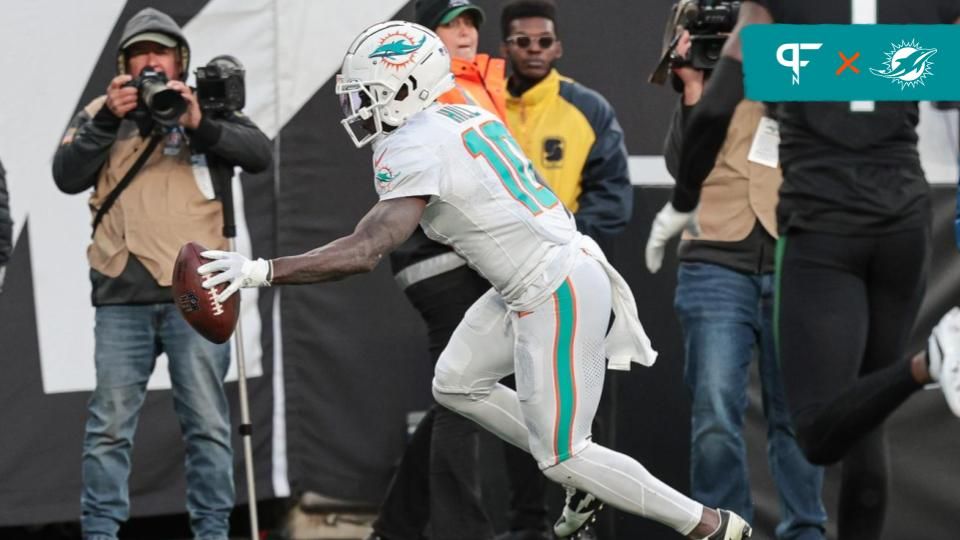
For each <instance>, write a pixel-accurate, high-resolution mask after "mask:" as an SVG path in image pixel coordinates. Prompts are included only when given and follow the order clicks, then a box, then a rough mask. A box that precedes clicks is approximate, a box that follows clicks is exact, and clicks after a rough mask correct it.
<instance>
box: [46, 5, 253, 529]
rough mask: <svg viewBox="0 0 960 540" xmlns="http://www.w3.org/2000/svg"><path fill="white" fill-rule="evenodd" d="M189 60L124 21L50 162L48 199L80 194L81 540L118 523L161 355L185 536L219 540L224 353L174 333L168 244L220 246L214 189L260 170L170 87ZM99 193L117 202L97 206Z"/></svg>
mask: <svg viewBox="0 0 960 540" xmlns="http://www.w3.org/2000/svg"><path fill="white" fill-rule="evenodd" d="M189 54H190V49H189V46H188V44H187V42H186V40H185V38H184V35H183V33H182V31H181V29H180V28H179V27H178V26H177V24H176V23H175V22H174V21H173V19H172V18H170V17H169V16H168V15H166V14H164V13H161V12H159V11H157V10H154V9H150V8H148V9H144V10H142V11H140V12H139V13H137V14H136V15H134V16H133V17H132V18H131V19H130V20H129V21H128V22H127V24H126V27H125V29H124V31H123V34H122V37H121V39H120V42H119V47H118V55H117V67H118V70H119V71H120V74H119V75H117V76H116V77H114V78H113V80H112V81H111V82H110V85H109V87H108V88H107V93H106V95H105V96H100V97H98V98H97V99H95V100H93V101H92V102H91V103H90V104H89V105H87V106H86V107H85V108H84V109H83V110H81V111H80V112H79V113H78V114H77V115H76V116H75V117H74V119H73V121H72V122H71V123H70V125H69V127H68V128H67V131H66V133H65V134H64V136H63V139H62V142H61V145H60V147H59V148H58V149H57V152H56V155H55V156H54V160H53V176H54V179H55V180H56V183H57V187H59V188H60V190H61V191H63V192H65V193H80V192H83V191H85V190H87V189H89V188H91V187H92V188H94V189H93V193H92V195H91V197H90V209H91V212H92V215H93V221H94V222H93V229H94V230H93V241H92V243H91V245H90V246H89V248H88V250H87V256H88V259H89V262H90V279H91V282H92V289H93V293H92V302H93V305H94V306H95V307H96V327H95V337H96V352H95V363H96V370H97V386H96V389H95V390H94V393H93V396H92V397H91V398H90V401H89V405H88V409H89V410H88V412H89V416H88V420H87V424H86V431H85V435H84V449H83V493H82V497H81V508H82V518H81V525H82V528H83V537H84V538H85V539H97V540H100V539H112V538H116V535H117V530H118V528H119V527H120V524H121V523H122V522H123V521H125V520H126V519H127V517H128V515H129V494H128V488H127V477H128V476H129V472H130V453H131V448H132V445H133V440H132V439H133V433H134V430H135V428H136V425H137V417H138V414H139V411H140V407H141V405H142V404H143V401H144V398H145V396H146V387H147V380H148V379H149V377H150V373H151V372H152V371H153V367H154V363H155V360H156V357H157V356H158V355H159V354H160V353H163V352H165V353H166V354H167V356H168V358H169V366H170V368H169V369H170V380H171V383H172V385H173V398H174V407H175V411H176V413H177V416H178V418H179V421H180V426H181V430H182V432H183V439H184V441H185V442H186V476H187V510H188V511H189V513H190V524H191V527H192V529H193V533H194V536H195V537H196V538H203V539H217V540H225V539H226V538H227V531H228V519H229V516H230V512H231V509H232V508H233V504H234V488H233V453H232V449H231V442H230V412H229V410H228V405H227V398H226V395H225V393H224V386H223V379H224V377H225V376H226V373H227V368H228V366H229V363H230V350H229V346H228V345H226V344H224V345H215V344H213V343H211V342H209V341H207V340H206V339H204V338H203V337H201V336H200V335H199V334H198V333H196V332H195V331H194V330H193V329H192V328H191V327H190V326H188V325H187V323H186V322H185V321H184V319H183V317H181V315H180V314H179V313H178V312H177V309H176V306H175V305H174V303H173V301H172V294H171V290H170V283H171V278H172V274H173V264H174V261H175V259H176V256H177V252H178V250H179V248H180V246H181V245H182V244H184V243H186V242H188V241H191V240H192V241H197V242H199V243H201V244H203V245H204V246H207V247H209V248H217V249H223V248H226V247H227V240H226V239H225V238H224V237H223V236H222V233H221V228H222V227H223V212H222V208H223V207H222V204H221V202H220V201H218V200H216V196H217V193H219V191H220V189H219V186H223V185H225V184H226V183H227V182H230V181H231V179H232V176H233V170H234V167H235V166H240V167H243V168H244V169H245V170H247V171H250V172H259V171H263V170H265V169H266V168H267V167H268V166H269V164H270V159H271V147H270V142H269V140H268V139H267V138H266V136H265V135H264V134H263V133H262V132H261V131H260V130H259V129H258V128H257V127H256V126H255V125H254V124H253V123H252V122H251V121H250V120H249V119H247V118H246V117H244V116H243V115H242V114H240V113H239V112H238V111H233V112H230V113H229V114H221V115H213V114H208V113H207V112H205V111H204V110H202V109H201V108H200V106H199V104H198V100H197V96H196V95H195V94H194V92H193V91H192V90H191V89H190V88H189V87H188V86H187V85H186V84H185V82H184V81H185V79H186V76H187V73H188V71H187V69H188V66H189ZM135 77H136V78H135ZM165 79H169V81H167V82H164V80H165ZM131 82H132V83H133V84H131ZM158 82H159V83H161V84H158ZM168 89H169V90H173V91H175V92H176V95H170V93H169V92H165V91H166V90H168ZM214 116H216V117H214ZM141 157H142V158H143V159H142V160H141V159H140V158H141ZM131 172H132V173H134V174H132V175H131V174H130V173H131ZM125 177H128V178H129V181H128V182H123V181H122V179H124V178H125ZM118 185H119V186H120V187H119V190H120V191H119V192H118V191H117V190H118ZM112 194H119V196H118V197H116V199H115V201H114V204H112V206H111V204H110V201H111V200H113V197H112V196H111V195H112ZM104 210H105V211H104Z"/></svg>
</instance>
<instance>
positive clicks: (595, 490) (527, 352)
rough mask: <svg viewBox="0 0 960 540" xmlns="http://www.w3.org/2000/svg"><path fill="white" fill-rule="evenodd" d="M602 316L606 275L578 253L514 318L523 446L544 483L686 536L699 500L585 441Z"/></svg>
mask: <svg viewBox="0 0 960 540" xmlns="http://www.w3.org/2000/svg"><path fill="white" fill-rule="evenodd" d="M609 314H610V284H609V281H608V279H607V276H606V274H605V273H604V271H603V270H602V268H601V267H600V266H599V264H598V263H597V262H596V261H594V260H592V259H588V258H584V259H583V261H582V262H581V263H580V264H579V265H578V266H577V267H576V268H575V269H574V271H573V272H572V273H571V276H570V277H569V278H568V279H567V280H566V281H565V282H564V283H563V284H562V285H561V286H560V287H559V288H558V289H557V291H556V292H555V293H554V295H553V298H551V299H550V300H548V301H547V302H545V303H543V304H541V305H540V306H537V307H536V308H534V310H532V311H531V312H529V313H528V314H524V315H522V316H515V319H514V321H515V323H516V332H517V351H516V366H517V389H518V390H517V395H518V398H519V400H520V404H521V408H522V409H523V415H524V420H525V422H526V424H527V426H528V428H529V431H530V448H531V450H532V453H533V456H534V458H535V459H536V460H537V462H538V463H539V464H540V467H541V468H542V469H543V471H544V474H546V475H547V477H548V478H550V479H551V480H553V481H555V482H558V483H561V484H563V485H566V486H571V487H575V488H577V489H579V490H581V491H585V492H588V493H592V494H593V495H595V496H596V497H598V498H599V499H601V500H603V501H605V502H607V503H609V504H611V505H613V506H615V507H617V508H619V509H621V510H624V511H627V512H631V513H634V514H637V515H641V516H645V517H648V518H650V519H654V520H656V521H659V522H661V523H663V524H665V525H667V526H669V527H672V528H673V529H675V530H677V531H679V532H680V533H682V534H684V535H686V534H690V533H691V532H692V531H693V530H694V528H696V527H697V526H698V525H699V524H700V521H701V518H702V514H703V512H704V507H703V506H702V505H701V504H699V503H697V502H695V501H693V500H691V499H689V498H687V497H685V496H684V495H682V494H681V493H679V492H677V491H676V490H674V489H673V488H671V487H670V486H668V485H666V484H664V483H663V482H661V481H660V480H658V479H657V478H656V477H654V476H653V475H652V474H650V473H649V472H648V471H647V470H646V469H645V468H644V467H643V466H642V465H640V464H639V463H637V462H636V461H635V460H633V459H631V458H630V457H628V456H625V455H623V454H619V453H617V452H614V451H612V450H609V449H607V448H604V447H602V446H599V445H597V444H593V443H591V441H590V427H591V423H592V420H593V415H594V413H595V412H596V409H597V403H598V402H599V399H600V392H601V390H602V388H603V379H604V374H605V369H606V364H605V361H604V349H603V339H604V336H605V334H606V330H607V323H608V320H609ZM704 536H706V535H704Z"/></svg>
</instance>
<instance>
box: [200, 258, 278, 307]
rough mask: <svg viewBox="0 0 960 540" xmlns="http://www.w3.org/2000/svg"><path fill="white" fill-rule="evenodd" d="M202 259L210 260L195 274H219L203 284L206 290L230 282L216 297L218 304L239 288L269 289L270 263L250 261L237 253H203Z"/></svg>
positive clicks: (271, 266) (271, 274) (271, 265)
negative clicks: (210, 260)
mask: <svg viewBox="0 0 960 540" xmlns="http://www.w3.org/2000/svg"><path fill="white" fill-rule="evenodd" d="M200 255H201V256H202V257H204V258H207V259H212V260H213V262H208V263H207V264H204V265H203V266H201V267H200V268H197V273H198V274H200V275H201V276H203V275H206V274H211V273H214V272H219V273H217V274H216V275H214V276H211V277H210V278H209V279H207V280H206V281H204V282H203V286H204V288H206V289H212V288H214V287H216V286H217V285H219V284H221V283H226V282H228V281H229V282H230V285H228V286H227V288H226V289H224V290H223V292H222V293H220V295H219V296H217V301H218V302H220V303H223V302H226V301H227V298H230V295H232V294H233V293H235V292H237V289H239V288H240V287H269V286H270V279H271V278H272V277H273V264H272V263H271V261H265V260H263V259H257V260H255V261H251V260H250V259H248V258H246V257H244V256H243V255H241V254H239V253H235V252H233V251H216V250H210V251H204V252H203V253H201V254H200Z"/></svg>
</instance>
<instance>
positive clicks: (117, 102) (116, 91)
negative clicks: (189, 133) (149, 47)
mask: <svg viewBox="0 0 960 540" xmlns="http://www.w3.org/2000/svg"><path fill="white" fill-rule="evenodd" d="M133 81H134V79H133V77H132V76H130V75H128V74H124V75H117V76H116V77H114V78H113V80H111V81H110V85H109V86H108V87H107V102H106V106H107V108H108V109H110V112H112V113H113V114H114V115H115V116H117V117H118V118H124V117H126V115H127V114H128V113H129V112H130V111H132V110H134V109H136V108H137V107H138V106H139V104H140V99H141V98H140V89H139V88H138V87H137V86H136V85H134V84H131V83H132V82H133ZM166 87H167V88H169V89H171V90H173V91H175V92H177V93H178V94H180V96H181V97H182V98H183V101H184V102H185V104H186V107H185V109H186V111H185V112H184V113H183V114H182V115H180V117H179V118H178V123H179V124H180V125H181V126H183V127H185V128H187V129H197V127H198V126H199V125H200V119H201V118H202V117H203V111H202V110H201V109H200V102H199V101H198V100H197V95H196V94H195V93H194V92H193V89H192V88H190V87H189V86H187V85H186V84H184V83H183V81H179V80H176V79H174V80H170V81H167V82H166Z"/></svg>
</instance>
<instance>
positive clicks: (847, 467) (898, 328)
mask: <svg viewBox="0 0 960 540" xmlns="http://www.w3.org/2000/svg"><path fill="white" fill-rule="evenodd" d="M928 245H929V238H928V233H927V231H926V229H918V230H914V231H906V232H901V233H897V234H891V235H885V236H883V237H876V238H875V239H874V245H873V250H872V252H873V256H872V258H871V260H872V264H871V265H870V267H869V271H868V274H867V280H868V283H869V289H868V295H869V306H870V309H869V317H870V319H869V320H870V326H869V328H870V330H869V332H868V334H867V346H866V351H865V353H864V360H863V367H862V368H861V376H862V377H863V378H864V379H867V378H870V377H879V378H880V379H881V380H882V378H883V373H884V370H889V369H891V366H893V368H892V369H893V370H895V371H894V372H896V370H898V369H899V370H901V371H902V369H903V367H904V366H905V365H908V363H907V362H905V360H904V359H905V358H907V356H908V355H907V350H906V348H907V344H908V341H909V339H910V334H911V330H912V328H913V323H914V319H915V318H916V315H917V312H918V311H919V309H920V303H921V301H922V299H923V292H924V288H925V287H924V285H925V279H924V276H925V274H926V263H927V260H928V257H929V254H928ZM875 374H879V375H875ZM919 387H920V385H919V384H915V385H913V386H912V388H913V389H914V390H916V389H919ZM909 388H910V387H907V391H905V392H904V394H905V395H907V396H908V395H910V393H908V391H909ZM853 399H856V396H855V395H854V396H853ZM851 406H852V407H857V408H860V407H864V406H865V405H862V404H861V403H859V402H854V403H851ZM860 433H861V434H862V435H861V438H860V439H859V441H858V442H857V443H856V444H854V445H853V446H852V448H851V449H850V451H849V453H848V455H847V457H846V458H844V460H843V480H842V483H841V486H842V487H841V491H840V511H839V513H838V520H837V522H838V533H839V537H840V538H843V539H844V540H861V539H868V538H879V537H880V532H881V530H882V526H883V518H884V514H885V509H886V500H887V483H888V482H887V476H888V473H889V468H890V464H889V457H888V452H887V445H886V440H885V433H884V429H883V424H882V423H881V424H879V425H877V426H876V427H874V428H873V429H871V430H869V431H867V432H865V433H864V432H862V431H861V432H860Z"/></svg>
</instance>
